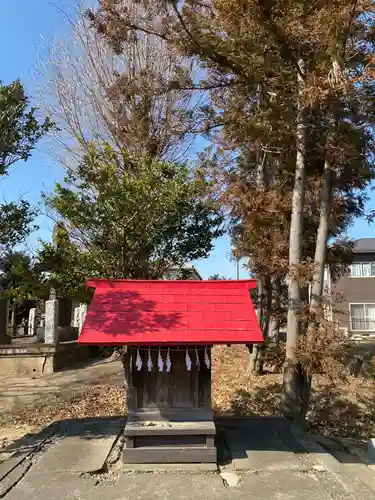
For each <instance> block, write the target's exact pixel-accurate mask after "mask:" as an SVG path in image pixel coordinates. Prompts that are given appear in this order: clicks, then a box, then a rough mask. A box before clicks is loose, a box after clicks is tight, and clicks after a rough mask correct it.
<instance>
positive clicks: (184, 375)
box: [125, 346, 211, 411]
mask: <svg viewBox="0 0 375 500" xmlns="http://www.w3.org/2000/svg"><path fill="white" fill-rule="evenodd" d="M172 349H173V350H172ZM176 349H177V348H176V347H175V346H174V347H171V350H170V359H171V363H172V365H171V371H170V372H166V371H165V370H166V369H165V360H166V357H167V349H161V354H162V358H163V361H164V370H163V371H159V368H158V350H157V348H156V349H155V348H154V350H151V351H150V354H151V359H152V364H153V367H152V370H151V371H149V370H148V367H147V359H148V351H147V350H142V351H141V353H142V360H143V365H142V368H141V370H140V371H138V370H137V367H136V365H135V361H136V353H137V349H136V348H133V347H132V348H128V352H127V355H126V360H125V372H126V373H125V378H126V383H127V400H128V408H129V410H130V411H136V410H137V409H147V408H150V409H151V408H175V409H199V408H202V409H203V408H207V409H208V408H210V407H211V367H210V368H207V366H206V365H205V361H204V351H203V350H202V346H200V348H199V350H198V357H199V368H198V366H197V363H196V351H195V349H194V348H192V349H189V355H190V358H191V362H192V363H191V371H188V370H187V367H186V360H185V356H186V348H185V347H181V349H180V350H176ZM207 351H208V353H209V356H210V360H211V352H210V349H209V348H208V349H207Z"/></svg>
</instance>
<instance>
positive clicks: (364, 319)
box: [350, 304, 375, 332]
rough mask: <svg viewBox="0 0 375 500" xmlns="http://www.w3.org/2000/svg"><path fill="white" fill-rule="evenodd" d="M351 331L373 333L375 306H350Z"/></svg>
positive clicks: (374, 329) (374, 328) (374, 327)
mask: <svg viewBox="0 0 375 500" xmlns="http://www.w3.org/2000/svg"><path fill="white" fill-rule="evenodd" d="M350 325H351V330H352V331H356V330H358V331H366V332H375V304H350Z"/></svg>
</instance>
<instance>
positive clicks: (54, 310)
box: [44, 299, 59, 344]
mask: <svg viewBox="0 0 375 500" xmlns="http://www.w3.org/2000/svg"><path fill="white" fill-rule="evenodd" d="M58 320H59V301H58V300H55V299H52V300H46V309H45V333H44V343H45V344H56V343H57V342H58V330H57V327H58Z"/></svg>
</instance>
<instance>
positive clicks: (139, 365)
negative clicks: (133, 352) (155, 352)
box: [135, 347, 143, 372]
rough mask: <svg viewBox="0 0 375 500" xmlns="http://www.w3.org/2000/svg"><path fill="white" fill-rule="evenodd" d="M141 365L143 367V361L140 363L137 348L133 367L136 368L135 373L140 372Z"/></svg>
mask: <svg viewBox="0 0 375 500" xmlns="http://www.w3.org/2000/svg"><path fill="white" fill-rule="evenodd" d="M142 365H143V361H142V358H141V355H140V354H139V347H138V348H137V356H136V358H135V366H136V367H137V371H139V372H140V371H141V370H142Z"/></svg>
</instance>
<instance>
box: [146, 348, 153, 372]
mask: <svg viewBox="0 0 375 500" xmlns="http://www.w3.org/2000/svg"><path fill="white" fill-rule="evenodd" d="M152 366H153V364H152V359H151V351H150V349H149V350H148V359H147V369H148V371H149V372H150V371H151V370H152Z"/></svg>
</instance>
